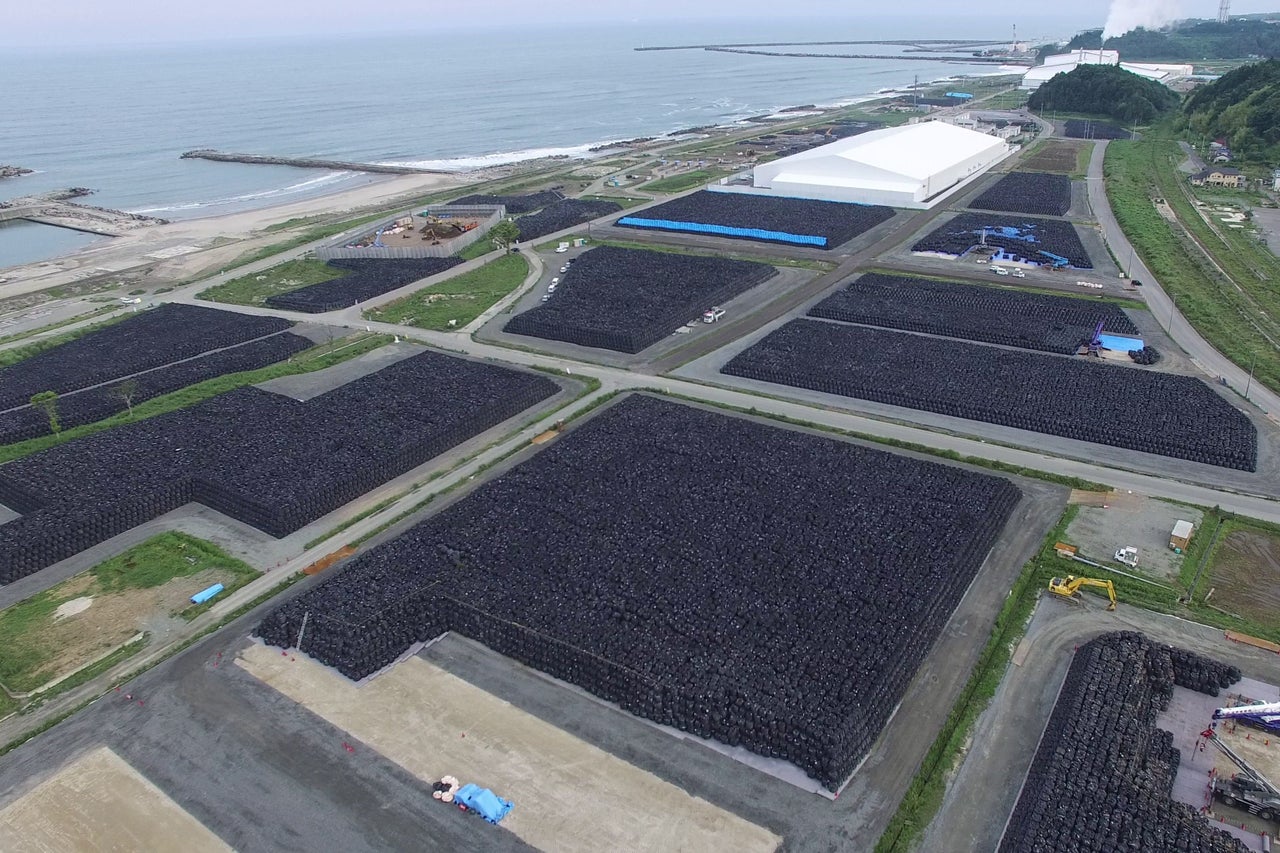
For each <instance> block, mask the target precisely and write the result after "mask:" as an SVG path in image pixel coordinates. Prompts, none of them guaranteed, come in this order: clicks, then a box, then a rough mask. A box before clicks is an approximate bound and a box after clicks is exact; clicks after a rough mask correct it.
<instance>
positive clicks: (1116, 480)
mask: <svg viewBox="0 0 1280 853" xmlns="http://www.w3.org/2000/svg"><path fill="white" fill-rule="evenodd" d="M227 307H228V308H229V309H230V310H236V311H243V312H245V313H255V314H272V315H279V316H288V317H292V318H294V319H299V320H302V319H307V318H308V315H298V314H291V313H290V312H282V311H275V310H273V309H269V308H254V307H246V306H227ZM326 316H327V315H310V317H309V319H311V320H312V321H313V322H315V321H317V320H319V321H320V322H323V321H324V319H325V317H326ZM364 325H365V326H367V327H368V328H370V329H372V330H373V331H375V332H382V333H385V334H395V335H399V336H400V338H401V339H407V340H413V341H419V342H422V343H425V344H429V345H431V346H434V347H439V348H442V349H446V350H454V351H458V352H462V353H464V354H466V355H471V356H475V357H477V358H486V359H491V360H494V361H499V362H508V363H512V364H521V365H525V366H529V367H533V366H539V365H541V366H545V367H556V368H559V369H561V370H566V371H568V372H569V373H571V374H578V375H583V376H592V377H595V378H597V379H599V380H601V381H602V382H605V383H607V384H608V385H609V386H610V387H613V388H616V389H619V390H643V389H655V390H659V391H667V392H670V393H673V394H680V395H684V396H687V397H691V398H693V399H698V400H704V401H706V402H711V403H717V404H721V405H729V406H737V407H739V408H742V409H752V408H754V409H756V410H757V411H760V412H765V413H769V414H774V415H783V416H785V417H788V418H794V419H798V420H803V421H809V422H811V423H816V424H820V425H822V426H827V427H832V428H835V429H843V430H849V431H852V432H858V433H862V434H865V435H872V436H877V437H881V438H889V439H894V440H898V441H909V442H913V443H916V444H921V445H925V446H928V447H933V448H936V449H938V450H953V451H955V452H957V453H961V454H963V455H965V456H972V457H976V458H978V459H988V460H993V461H998V462H1005V463H1008V464H1011V465H1018V466H1022V467H1025V468H1031V469H1034V470H1037V471H1047V472H1049V473H1053V474H1061V475H1063V476H1068V477H1080V478H1083V479H1086V480H1092V481H1094V482H1100V483H1106V484H1108V485H1110V486H1112V487H1114V488H1117V489H1129V490H1132V491H1135V492H1140V493H1141V494H1144V495H1150V496H1152V497H1163V498H1171V499H1173V500H1180V501H1186V502H1188V503H1195V504H1199V505H1202V506H1214V505H1217V506H1220V507H1222V508H1223V509H1225V510H1228V511H1230V512H1237V513H1240V514H1243V515H1248V516H1252V517H1254V518H1260V519H1263V520H1267V521H1276V522H1280V501H1277V500H1275V499H1273V498H1270V497H1265V496H1262V495H1247V494H1242V493H1240V492H1234V491H1227V490H1223V489H1215V488H1211V487H1208V486H1201V485H1197V484H1194V483H1186V482H1182V481H1179V480H1175V479H1169V478H1164V477H1157V476H1153V475H1149V474H1141V473H1137V472H1134V471H1126V470H1122V469H1119V468H1110V467H1106V466H1103V465H1098V464H1094V463H1090V462H1083V461H1078V460H1072V459H1062V458H1059V457H1056V456H1051V455H1049V454H1047V453H1040V452H1037V451H1034V450H1022V449H1019V448H1014V447H1006V446H1003V445H997V444H989V443H987V442H985V441H982V440H980V439H974V438H965V437H963V436H957V435H951V434H946V433H938V432H934V431H931V430H927V429H923V428H921V427H916V426H912V425H910V424H903V423H895V422H888V421H881V420H876V419H873V418H869V417H864V416H862V415H857V414H853V413H850V412H842V411H831V410H826V409H821V408H817V407H815V406H811V405H807V404H803V403H797V402H791V401H788V400H779V399H775V398H772V397H762V396H757V395H754V394H748V393H746V392H744V391H738V390H734V389H731V388H721V387H713V386H709V385H704V384H700V383H696V382H689V381H686V380H683V379H677V378H674V377H670V376H647V375H644V374H639V373H635V372H632V371H628V370H622V369H620V368H614V367H606V366H603V365H598V364H585V363H583V362H576V361H572V360H570V359H566V358H560V357H556V356H549V355H542V354H539V353H532V352H528V351H525V350H516V349H508V348H505V347H499V346H494V345H492V344H485V343H481V342H478V341H474V340H471V339H470V338H468V337H466V336H464V335H458V334H451V333H446V332H430V331H425V330H423V329H414V328H410V327H405V326H394V325H391V324H388V323H365V324H364ZM1046 443H1047V441H1046Z"/></svg>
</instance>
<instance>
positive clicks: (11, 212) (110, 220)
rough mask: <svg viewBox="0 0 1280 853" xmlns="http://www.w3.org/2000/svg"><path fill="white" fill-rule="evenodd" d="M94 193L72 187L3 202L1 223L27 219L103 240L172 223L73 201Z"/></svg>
mask: <svg viewBox="0 0 1280 853" xmlns="http://www.w3.org/2000/svg"><path fill="white" fill-rule="evenodd" d="M92 192H93V190H89V189H85V188H84V187H71V188H70V189H65V190H55V191H53V192H48V193H42V194H40V195H30V196H23V197H22V198H14V199H10V200H8V201H3V202H0V222H8V221H11V220H15V219H25V220H27V221H28V222H38V223H40V224H42V225H55V226H57V227H59V228H69V229H71V230H72V231H83V232H85V233H86V234H97V235H100V236H103V237H120V236H122V235H124V234H125V233H126V232H129V231H135V230H137V229H139V228H147V227H150V226H152V225H164V224H165V223H167V222H168V221H169V220H167V219H158V218H156V217H154V216H143V215H142V214H140V213H127V212H125V211H123V210H112V209H111V208H108V207H95V206H94V205H91V204H77V203H75V202H73V201H71V199H73V198H82V197H84V196H87V195H89V194H91V193H92Z"/></svg>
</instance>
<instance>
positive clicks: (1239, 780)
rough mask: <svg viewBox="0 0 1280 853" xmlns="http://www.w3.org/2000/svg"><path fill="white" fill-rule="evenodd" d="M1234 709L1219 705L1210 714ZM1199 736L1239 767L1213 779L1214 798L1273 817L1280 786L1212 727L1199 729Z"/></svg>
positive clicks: (1278, 805) (1279, 802)
mask: <svg viewBox="0 0 1280 853" xmlns="http://www.w3.org/2000/svg"><path fill="white" fill-rule="evenodd" d="M1233 710H1236V709H1234V708H1219V709H1218V710H1217V711H1214V712H1213V716H1214V717H1215V718H1216V717H1217V716H1218V713H1219V712H1220V711H1233ZM1200 736H1201V737H1202V738H1204V739H1205V740H1206V741H1208V742H1209V743H1211V744H1213V745H1214V746H1216V747H1217V748H1218V751H1219V752H1221V753H1222V754H1223V755H1225V756H1226V757H1227V758H1229V759H1230V760H1231V763H1232V764H1234V765H1235V766H1236V767H1239V768H1240V770H1241V772H1240V773H1237V774H1236V775H1234V776H1232V777H1231V778H1230V779H1215V780H1214V782H1213V793H1214V795H1215V796H1216V797H1218V798H1219V799H1220V800H1222V802H1224V803H1226V804H1227V805H1229V806H1240V807H1241V808H1243V809H1245V810H1246V811H1248V812H1249V813H1250V814H1256V815H1257V816H1258V817H1260V818H1262V819H1263V820H1274V819H1275V818H1276V816H1278V815H1280V789H1277V788H1276V786H1275V785H1272V784H1271V781H1270V780H1269V779H1267V777H1265V776H1263V775H1262V774H1261V773H1259V772H1258V771H1257V770H1256V769H1255V768H1254V767H1253V766H1252V765H1251V764H1249V762H1247V761H1245V760H1244V759H1243V758H1241V757H1240V756H1239V755H1238V754H1237V753H1236V751H1235V750H1234V749H1232V748H1231V747H1229V746H1227V745H1226V744H1225V743H1223V742H1222V741H1221V740H1220V739H1219V738H1218V733H1217V732H1216V731H1214V729H1213V727H1212V726H1210V727H1209V728H1207V729H1205V730H1204V731H1202V732H1201V733H1200Z"/></svg>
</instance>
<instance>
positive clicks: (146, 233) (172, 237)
mask: <svg viewBox="0 0 1280 853" xmlns="http://www.w3.org/2000/svg"><path fill="white" fill-rule="evenodd" d="M991 76H1002V72H989V71H988V72H986V73H965V74H944V75H940V76H939V77H937V78H934V79H930V80H924V81H920V82H919V83H917V84H906V85H901V86H890V87H884V88H881V89H878V90H877V91H875V92H871V93H862V94H857V95H851V96H848V97H845V98H840V99H837V100H836V101H834V102H832V103H828V104H814V105H812V106H809V105H807V104H806V105H805V111H804V112H802V113H790V114H789V113H788V112H787V111H788V110H792V111H794V110H797V109H798V107H796V106H795V105H788V106H779V107H775V108H773V109H770V110H769V111H768V112H767V113H765V112H763V111H761V112H756V113H754V114H753V116H735V117H733V118H731V119H729V120H728V121H723V122H721V123H717V124H715V125H710V126H708V127H706V128H705V131H704V132H703V133H699V134H693V133H689V134H685V133H682V132H681V130H682V129H679V128H678V129H674V130H670V131H665V132H662V133H659V134H655V135H654V136H652V137H651V140H652V141H651V142H649V143H647V144H645V145H641V146H635V145H627V144H626V143H627V142H628V141H629V140H611V141H608V142H604V143H600V142H594V143H585V144H583V145H580V146H564V147H558V148H557V147H551V146H544V147H539V148H527V149H522V150H520V151H511V152H495V153H492V154H485V155H475V156H469V157H458V158H450V159H449V160H445V161H415V165H417V164H418V163H426V162H432V163H439V162H471V163H480V162H483V161H485V160H491V159H493V160H500V161H501V162H494V163H493V164H492V165H488V166H482V167H480V168H472V169H458V170H456V171H454V170H448V169H442V170H439V171H434V172H424V173H421V174H410V175H376V174H373V173H369V174H368V177H369V180H367V181H364V182H362V183H360V184H359V185H357V186H347V187H335V188H334V189H333V190H332V191H328V192H320V193H317V194H301V195H300V197H298V198H295V199H290V200H281V201H277V202H276V203H274V204H268V205H265V206H261V207H248V208H243V209H238V210H232V211H227V212H224V213H211V214H209V215H206V216H191V217H181V218H176V219H172V220H171V221H170V222H168V223H167V224H165V225H156V226H152V227H149V228H146V229H140V230H139V231H137V232H134V233H130V234H127V235H125V236H122V237H108V238H103V239H102V240H99V241H95V242H93V243H91V244H89V245H87V246H82V247H79V248H76V249H73V250H71V251H69V252H66V253H61V254H58V255H56V256H51V257H48V258H45V259H43V260H41V261H35V262H30V263H26V264H21V265H17V266H12V267H0V300H4V299H9V298H12V297H15V296H21V295H27V294H34V293H36V292H38V291H41V290H46V289H49V288H54V287H58V286H59V285H65V284H73V283H75V282H77V281H79V280H82V279H85V278H90V277H96V276H98V275H101V274H110V273H112V272H116V271H118V272H119V273H120V279H121V281H122V283H128V281H129V279H130V278H131V276H130V274H129V273H130V271H131V270H136V269H137V268H138V267H139V266H142V265H146V264H147V262H148V261H149V260H151V261H154V262H155V263H154V264H153V265H152V266H150V267H149V269H148V273H149V275H151V276H155V277H162V278H163V277H167V278H171V279H173V280H181V279H185V278H189V277H190V276H192V275H196V274H199V273H200V272H202V271H205V270H208V269H211V268H214V267H216V266H218V265H219V264H222V263H231V262H232V261H234V260H235V259H236V258H238V257H240V256H241V255H242V254H244V253H246V252H249V251H253V250H255V249H258V248H262V247H264V246H267V245H271V243H272V242H276V241H278V239H279V238H278V236H277V235H275V234H273V233H267V232H266V231H265V229H266V228H268V227H270V226H273V225H279V224H281V223H284V222H287V221H289V220H291V219H307V218H316V217H333V216H337V215H340V214H343V213H350V212H354V211H358V210H364V209H370V208H377V207H385V208H390V207H392V206H394V205H395V204H399V203H403V204H406V205H407V204H408V203H409V202H411V201H413V200H414V199H415V198H417V197H421V196H423V195H428V194H433V193H438V192H445V191H450V190H454V189H458V190H462V189H464V188H465V187H467V186H468V185H471V184H476V183H482V182H487V181H492V180H500V179H504V178H514V177H518V176H519V175H522V174H525V173H528V172H532V171H535V170H537V169H538V168H540V167H544V166H546V165H550V164H553V163H554V164H559V165H561V166H563V167H565V168H571V167H572V165H573V164H589V163H591V162H592V161H594V160H604V159H610V158H612V157H617V156H622V155H625V154H629V153H644V152H645V151H646V150H648V149H652V148H659V147H661V146H664V145H678V144H682V143H684V142H687V141H690V140H691V139H692V138H694V137H696V136H705V135H713V134H725V135H727V134H730V133H733V132H735V131H742V130H744V129H748V128H765V127H767V126H769V125H770V124H783V123H786V122H787V119H789V118H794V119H801V118H804V119H813V120H821V119H823V118H825V117H826V116H828V115H830V114H831V113H835V112H840V111H842V110H848V109H851V108H854V107H859V106H864V105H868V104H873V103H875V102H877V101H884V100H889V99H892V98H894V97H896V96H900V95H902V94H906V93H909V92H910V91H911V90H912V89H913V88H917V87H919V88H925V87H930V86H936V85H938V84H941V83H943V82H948V81H954V80H962V79H968V78H981V77H991ZM759 115H768V116H769V117H770V118H776V121H771V122H769V123H767V124H760V123H752V122H751V121H749V120H748V119H749V118H751V117H754V116H759ZM699 130H702V129H701V128H699ZM613 144H616V145H617V147H616V148H609V147H606V148H602V147H601V146H602V145H613ZM552 151H554V152H556V153H554V154H551V153H550V152H552ZM564 151H575V152H580V153H577V154H576V155H575V154H564V153H560V152H564ZM525 153H529V154H534V155H541V156H531V157H527V158H521V157H520V155H522V154H525ZM507 157H516V158H519V159H512V160H506V159H505V158H507ZM385 162H390V161H385ZM397 162H399V161H397ZM406 162H407V161H406ZM302 171H304V172H318V173H319V176H320V177H323V176H325V175H330V174H341V173H338V172H329V171H326V170H321V169H314V170H313V169H306V170H302ZM197 206H198V203H197ZM50 227H53V226H50ZM221 241H226V242H225V244H221Z"/></svg>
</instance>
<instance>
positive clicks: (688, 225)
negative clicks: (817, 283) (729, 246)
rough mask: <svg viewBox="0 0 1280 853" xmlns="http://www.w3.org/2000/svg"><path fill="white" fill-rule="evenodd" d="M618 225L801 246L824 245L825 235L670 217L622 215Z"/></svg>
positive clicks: (825, 243) (825, 241) (825, 242)
mask: <svg viewBox="0 0 1280 853" xmlns="http://www.w3.org/2000/svg"><path fill="white" fill-rule="evenodd" d="M618 224H619V225H631V226H633V227H635V228H660V229H662V230H664V231H690V232H692V233H695V234H715V235H722V236H725V237H746V238H748V239H752V240H773V241H775V242H778V243H796V244H799V245H801V246H825V245H827V238H826V237H815V236H814V235H812V234H788V233H787V232H786V231H766V230H764V229H763V228H733V227H730V226H728V225H709V224H706V223H702V222H677V221H675V220H672V219H645V218H643V217H640V216H624V217H622V218H621V219H619V220H618Z"/></svg>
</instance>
